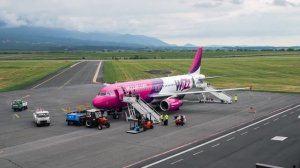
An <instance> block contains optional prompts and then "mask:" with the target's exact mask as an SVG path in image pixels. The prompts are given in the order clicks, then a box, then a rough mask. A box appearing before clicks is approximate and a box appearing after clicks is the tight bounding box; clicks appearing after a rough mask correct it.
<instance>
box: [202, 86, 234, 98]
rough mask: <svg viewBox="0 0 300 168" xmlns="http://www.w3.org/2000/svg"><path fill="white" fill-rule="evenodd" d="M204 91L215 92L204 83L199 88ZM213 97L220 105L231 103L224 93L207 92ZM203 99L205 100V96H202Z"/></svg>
mask: <svg viewBox="0 0 300 168" xmlns="http://www.w3.org/2000/svg"><path fill="white" fill-rule="evenodd" d="M201 88H202V89H203V90H204V91H211V90H216V89H215V88H214V87H212V86H210V85H208V84H207V83H205V82H204V84H203V85H202V87H201ZM209 93H210V94H212V95H213V96H215V97H216V98H217V99H219V100H221V102H222V103H232V98H231V97H230V96H228V95H227V94H225V93H224V92H209ZM202 95H203V97H204V100H205V99H206V97H205V94H202Z"/></svg>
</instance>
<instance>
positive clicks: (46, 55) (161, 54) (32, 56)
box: [0, 49, 300, 60]
mask: <svg viewBox="0 0 300 168" xmlns="http://www.w3.org/2000/svg"><path fill="white" fill-rule="evenodd" d="M194 54H195V50H181V51H180V50H178V51H171V50H165V51H163V50H153V51H122V50H119V51H102V52H101V51H97V52H96V51H95V52H92V51H91V52H81V51H76V52H72V51H66V52H0V60H79V59H82V58H85V59H97V60H99V59H102V60H111V59H115V58H117V59H192V58H193V57H194ZM203 55H204V57H205V58H214V57H218V58H220V57H253V56H254V57H258V56H276V55H281V56H290V55H300V51H212V50H205V49H204V52H203Z"/></svg>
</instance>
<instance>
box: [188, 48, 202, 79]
mask: <svg viewBox="0 0 300 168" xmlns="http://www.w3.org/2000/svg"><path fill="white" fill-rule="evenodd" d="M201 58H202V48H198V50H197V52H196V54H195V57H194V60H193V63H192V65H191V67H190V69H189V74H200V68H201Z"/></svg>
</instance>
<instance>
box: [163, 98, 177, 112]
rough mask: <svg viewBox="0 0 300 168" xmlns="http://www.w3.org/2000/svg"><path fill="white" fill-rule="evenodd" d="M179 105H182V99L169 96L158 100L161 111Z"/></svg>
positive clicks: (173, 108) (175, 107) (174, 108)
mask: <svg viewBox="0 0 300 168" xmlns="http://www.w3.org/2000/svg"><path fill="white" fill-rule="evenodd" d="M180 106H182V101H181V100H179V99H174V98H169V99H165V100H163V101H161V102H160V108H161V109H162V110H163V111H174V110H178V109H179V107H180Z"/></svg>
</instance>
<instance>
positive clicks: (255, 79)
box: [104, 55, 300, 93]
mask: <svg viewBox="0 0 300 168" xmlns="http://www.w3.org/2000/svg"><path fill="white" fill-rule="evenodd" d="M191 62H192V60H191V59H190V60H144V61H106V62H105V63H104V80H105V82H108V83H114V82H115V81H118V82H121V81H129V80H137V79H146V78H153V77H161V76H166V75H152V74H149V73H147V72H144V71H147V70H152V69H163V70H171V71H172V74H170V75H178V74H185V73H187V70H188V69H189V67H190V64H191ZM299 65H300V55H291V56H290V57H281V56H269V57H237V58H207V59H203V61H202V69H201V73H202V74H205V75H206V76H215V75H226V76H227V77H224V78H215V79H210V80H209V82H210V83H211V84H212V85H213V86H215V87H218V88H229V87H247V86H250V85H252V86H253V88H254V90H260V91H275V92H298V93H299V92H300V66H299Z"/></svg>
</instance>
